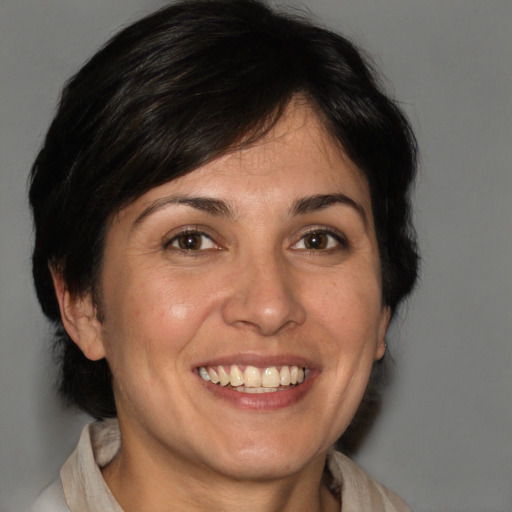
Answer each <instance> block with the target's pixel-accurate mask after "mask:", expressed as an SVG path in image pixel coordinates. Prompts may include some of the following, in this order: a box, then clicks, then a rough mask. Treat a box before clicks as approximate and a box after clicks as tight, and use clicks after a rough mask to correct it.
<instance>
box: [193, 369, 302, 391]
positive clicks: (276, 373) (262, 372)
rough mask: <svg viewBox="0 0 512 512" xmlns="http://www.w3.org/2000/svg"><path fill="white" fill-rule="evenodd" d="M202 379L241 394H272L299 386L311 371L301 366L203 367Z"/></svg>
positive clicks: (200, 371)
mask: <svg viewBox="0 0 512 512" xmlns="http://www.w3.org/2000/svg"><path fill="white" fill-rule="evenodd" d="M198 370H199V375H200V377H201V378H202V379H203V380H205V381H207V382H212V383H213V384H216V385H217V386H223V387H227V386H229V387H232V388H233V389H235V390H236V391H239V392H241V393H272V392H275V391H283V390H285V389H288V388H290V387H291V386H299V385H300V384H302V383H303V382H304V381H305V380H306V379H307V378H308V374H309V371H308V369H307V368H306V367H300V366H288V365H283V366H279V367H277V366H268V367H265V368H258V367H256V366H242V365H236V364H232V365H230V366H225V365H219V366H201V367H200V368H199V369H198Z"/></svg>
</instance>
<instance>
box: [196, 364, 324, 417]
mask: <svg viewBox="0 0 512 512" xmlns="http://www.w3.org/2000/svg"><path fill="white" fill-rule="evenodd" d="M315 377H316V375H315V374H314V373H313V372H311V373H310V375H308V378H307V379H306V380H305V381H304V382H303V383H302V384H299V385H294V386H290V387H288V388H286V389H283V390H281V391H271V392H268V393H243V392H240V391H236V389H233V388H232V387H229V386H219V385H218V384H213V383H212V382H207V381H205V380H203V379H201V377H199V376H198V378H199V379H201V382H202V384H203V385H204V386H205V388H206V389H207V390H208V391H209V392H210V393H212V394H213V395H214V396H216V397H217V398H220V399H222V400H226V401H229V402H231V403H232V404H233V405H234V406H236V407H238V408H240V409H246V410H255V411H261V410H264V411H269V410H277V409H283V408H285V407H290V406H292V405H295V404H297V403H298V402H300V401H301V400H302V399H303V398H304V397H305V396H306V394H307V393H308V392H309V391H310V390H311V387H312V385H313V382H314V380H315Z"/></svg>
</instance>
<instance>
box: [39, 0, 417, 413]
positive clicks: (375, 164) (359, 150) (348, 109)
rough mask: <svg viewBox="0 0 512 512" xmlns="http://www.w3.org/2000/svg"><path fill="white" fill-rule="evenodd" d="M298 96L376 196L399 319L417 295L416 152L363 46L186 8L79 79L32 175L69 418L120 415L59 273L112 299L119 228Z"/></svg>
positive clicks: (178, 7)
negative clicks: (108, 290) (146, 199)
mask: <svg viewBox="0 0 512 512" xmlns="http://www.w3.org/2000/svg"><path fill="white" fill-rule="evenodd" d="M296 95H301V96H303V97H304V98H305V99H306V101H307V102H308V103H309V104H311V106H312V107H313V109H314V110H315V111H316V112H317V114H318V116H319V119H320V121H321V122H322V123H323V125H324V126H325V128H326V130H327V132H328V133H329V134H330V135H331V136H332V138H333V139H334V140H335V141H337V142H339V144H340V145H341V146H342V147H343V149H344V151H345V152H346V153H347V155H348V156H349V157H350V158H351V159H352V161H353V162H354V163H355V164H356V165H357V166H358V168H359V169H360V170H361V172H362V173H363V174H364V176H365V177H366V180H367V182H368V184H369V189H370V195H371V200H372V210H373V215H374V218H375V230H376V236H377V241H378V247H379V254H380V261H381V267H382V290H383V301H384V303H385V304H386V305H387V306H389V308H390V309H391V312H392V313H393V312H394V311H395V310H396V308H397V306H398V305H399V304H400V302H401V301H402V300H403V299H404V297H406V296H407V295H408V294H409V293H410V291H411V290H412V288H413V286H414V283H415V280H416V278H417V266H418V256H417V251H416V244H415V238H414V232H413V229H412V226H411V222H410V201H409V194H410V186H411V183H412V181H413V178H414V174H415V169H416V144H415V139H414V136H413V134H412V131H411V128H410V126H409V123H408V121H407V120H406V118H405V116H404V115H403V114H402V112H401V111H400V109H399V108H398V106H397V104H396V102H395V101H393V100H391V99H389V98H388V97H387V96H386V95H385V94H384V93H383V92H382V90H381V87H380V86H379V85H378V82H377V79H376V75H375V73H374V72H373V71H372V70H371V68H370V66H369V65H368V64H367V63H365V61H364V60H363V58H362V57H361V54H360V53H359V52H358V51H357V49H356V48H355V47H354V45H353V44H351V43H350V42H349V41H347V40H346V39H345V38H343V37H341V36H339V35H336V34H334V33H333V32H331V31H329V30H327V29H325V28H322V27H319V26H317V25H315V24H313V23H311V22H310V21H309V20H307V19H304V18H302V17H300V16H298V15H296V14H293V15H292V14H283V13H278V12H276V11H275V10H273V9H271V8H269V7H268V6H267V5H265V4H264V3H263V2H262V1H259V0H191V1H181V2H178V3H175V4H172V5H169V6H168V7H166V8H164V9H162V10H159V11H157V12H155V13H154V14H151V15H149V16H147V17H146V18H143V19H141V20H140V21H138V22H136V23H134V24H132V25H131V26H129V27H127V28H125V29H124V30H122V31H121V32H120V33H119V34H117V35H116V36H115V37H114V38H113V39H112V40H110V41H109V42H108V43H107V44H106V45H105V46H104V47H103V48H102V49H101V50H100V51H99V52H98V53H96V54H95V55H94V56H93V57H92V58H91V59H90V60H89V61H88V62H87V63H86V64H85V65H84V66H83V67H82V69H80V71H79V72H78V73H77V74H76V75H75V76H74V77H72V79H71V80H70V81H69V82H68V83H67V84H66V86H65V88H64V90H63V92H62V96H61V100H60V104H59V107H58V111H57V113H56V115H55V118H54V119H53V122H52V124H51V126H50V128H49V131H48V133H47V135H46V138H45V141H44V144H43V147H42V149H41V150H40V152H39V154H38V156H37V159H36V161H35V163H34V165H33V167H32V171H31V183H30V204H31V207H32V211H33V218H34V224H35V246H34V252H33V276H34V281H35V287H36V291H37V295H38V298H39V302H40V303H41V307H42V309H43V312H44V314H45V315H46V316H47V317H48V318H49V319H50V320H51V321H52V322H53V323H54V325H55V327H56V331H55V338H56V346H57V347H58V350H59V354H60V364H61V377H60V393H61V395H62V396H63V397H64V398H65V399H66V400H67V401H68V402H70V403H72V404H74V405H76V406H78V407H79V408H81V409H82V410H84V411H86V412H87V413H89V414H91V415H92V416H93V417H95V418H98V419H101V418H105V417H112V416H115V415H116V408H115V403H114V397H113V391H112V385H111V373H110V369H109V367H108V364H107V362H106V361H105V360H101V361H90V360H88V359H87V358H86V357H85V356H84V355H83V354H82V352H81V351H80V349H79V348H78V347H77V346H76V345H75V344H74V343H73V342H72V340H71V339H70V338H69V336H68V335H67V333H66V332H65V330H64V328H63V325H62V321H61V317H60V312H59V307H58V303H57V300H56V296H55V291H54V288H53V283H52V279H51V273H50V268H54V269H56V271H58V272H59V273H60V274H61V275H62V277H63V279H64V280H65V282H66V285H67V287H68V288H69V290H70V291H71V292H72V293H76V294H82V295H84V294H86V293H91V294H92V297H93V299H94V298H95V297H96V298H98V297H100V295H101V294H100V293H98V289H97V285H98V283H99V279H98V278H99V275H100V272H101V264H102V256H103V247H104V238H105V230H106V226H107V225H108V221H109V220H110V219H111V218H112V216H113V215H114V214H115V213H116V212H118V211H119V210H120V209H122V208H123V207H124V206H126V205H128V204H129V203H130V202H131V201H133V200H134V199H136V198H137V197H139V196H140V195H142V194H143V193H145V192H146V191H148V190H149V189H151V188H153V187H155V186H157V185H160V184H162V183H165V182H168V181H170V180H173V179H175V178H177V177H178V176H182V175H184V174H186V173H188V172H190V171H193V170H194V169H196V168H198V167H199V166H201V165H203V164H205V163H207V162H209V161H211V160H212V159H214V158H216V157H218V156H220V155H222V154H225V153H226V152H228V151H231V150H233V149H239V148H243V147H246V146H247V145H249V144H251V143H253V142H255V141H257V140H258V139H259V138H261V137H262V136H263V135H264V134H265V133H267V132H268V131H269V130H270V129H271V128H272V126H273V125H274V124H275V123H276V122H277V121H278V120H279V118H280V116H281V114H282V113H283V111H284V110H285V108H286V106H287V105H288V104H289V102H290V100H291V99H292V98H293V97H294V96H296ZM100 309H101V308H100Z"/></svg>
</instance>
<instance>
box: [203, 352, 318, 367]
mask: <svg viewBox="0 0 512 512" xmlns="http://www.w3.org/2000/svg"><path fill="white" fill-rule="evenodd" d="M234 364H236V365H241V366H255V367H258V368H268V367H271V366H285V365H289V366H299V367H306V368H308V369H310V370H312V369H314V368H317V367H318V365H317V364H314V363H313V361H311V360H310V359H308V358H306V357H302V356H297V355H294V354H279V355H264V354H257V353H245V352H244V353H239V354H231V355H225V356H217V357H215V358H212V359H206V360H204V361H202V362H199V363H198V364H195V365H194V368H201V367H202V366H205V367H208V366H228V365H234Z"/></svg>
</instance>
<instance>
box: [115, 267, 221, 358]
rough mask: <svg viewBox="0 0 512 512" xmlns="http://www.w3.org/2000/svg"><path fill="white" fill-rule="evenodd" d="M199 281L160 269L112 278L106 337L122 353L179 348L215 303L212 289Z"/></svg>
mask: <svg viewBox="0 0 512 512" xmlns="http://www.w3.org/2000/svg"><path fill="white" fill-rule="evenodd" d="M198 281H199V280H195V279H190V278H184V277H183V276H176V275H166V273H165V272H163V271H162V269H159V268H156V269H145V270H144V271H139V272H136V273H135V272H133V273H129V272H125V275H124V276H123V278H122V279H120V280H116V281H115V282H114V281H113V280H111V281H110V283H109V288H108V290H107V291H108V295H107V296H106V301H105V302H106V304H108V310H107V314H106V323H105V325H106V328H107V332H106V337H107V338H108V339H109V340H111V341H112V342H113V343H115V344H116V345H118V346H117V350H118V351H121V352H128V351H129V352H134V351H139V352H142V351H143V352H144V353H145V354H146V355H147V354H150V353H154V352H159V351H167V352H168V351H174V352H175V351H179V350H181V348H183V346H185V345H186V344H187V343H188V342H189V341H190V340H191V339H192V338H193V337H194V335H195V334H196V333H197V331H198V330H199V329H200V327H201V325H202V324H203V323H204V322H205V321H206V319H207V318H208V316H209V315H210V313H211V311H212V309H213V308H214V307H215V305H214V303H215V294H214V293H213V290H212V287H211V286H205V283H204V282H203V283H202V286H201V285H200V284H201V283H200V282H198Z"/></svg>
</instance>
